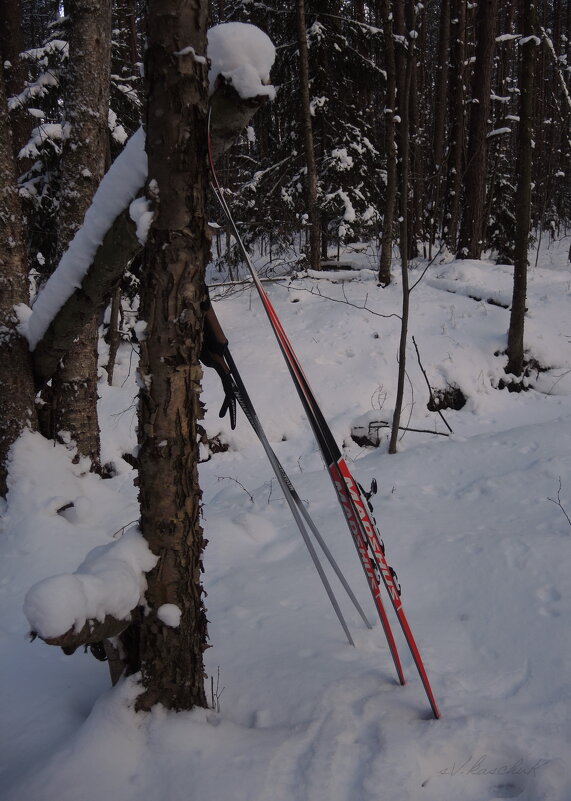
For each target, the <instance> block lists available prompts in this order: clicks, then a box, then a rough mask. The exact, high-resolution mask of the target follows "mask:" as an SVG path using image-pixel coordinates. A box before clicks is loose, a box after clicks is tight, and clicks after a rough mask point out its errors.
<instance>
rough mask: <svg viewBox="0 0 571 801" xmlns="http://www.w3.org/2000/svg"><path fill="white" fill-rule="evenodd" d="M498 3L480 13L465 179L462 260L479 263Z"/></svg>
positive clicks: (484, 2)
mask: <svg viewBox="0 0 571 801" xmlns="http://www.w3.org/2000/svg"><path fill="white" fill-rule="evenodd" d="M497 8H498V0H481V2H480V3H479V4H478V10H477V12H476V61H475V64H474V80H473V83H472V102H471V105H470V127H469V135H468V152H467V163H466V172H465V178H464V194H465V197H464V214H463V217H462V226H461V230H460V241H459V249H458V256H459V257H464V258H470V259H479V258H480V257H481V255H482V250H483V247H484V241H483V239H484V229H485V224H486V221H485V208H486V177H487V174H486V165H487V142H486V134H487V126H488V115H489V112H490V94H491V88H492V66H493V56H494V49H495V44H496V23H497Z"/></svg>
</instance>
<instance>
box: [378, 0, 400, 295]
mask: <svg viewBox="0 0 571 801" xmlns="http://www.w3.org/2000/svg"><path fill="white" fill-rule="evenodd" d="M381 19H382V23H383V31H384V39H385V70H386V73H387V91H386V96H385V98H386V99H385V115H384V123H385V150H386V154H387V186H386V191H385V208H384V214H383V236H382V242H381V257H380V261H379V284H381V286H388V285H389V284H390V283H391V262H392V257H393V221H394V216H395V204H396V195H397V153H396V141H395V115H396V92H397V84H396V64H395V41H394V32H393V16H392V10H391V2H390V0H382V1H381Z"/></svg>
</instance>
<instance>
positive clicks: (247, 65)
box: [208, 22, 276, 100]
mask: <svg viewBox="0 0 571 801" xmlns="http://www.w3.org/2000/svg"><path fill="white" fill-rule="evenodd" d="M208 58H209V60H210V71H209V73H208V81H209V85H210V94H212V93H213V92H214V90H215V88H216V81H217V79H218V76H219V75H221V76H222V77H223V78H224V79H225V80H226V81H227V83H229V84H231V85H232V86H233V87H234V89H235V90H236V91H237V92H238V94H239V95H240V97H241V98H243V99H244V100H245V99H247V98H250V97H261V96H267V97H269V98H270V100H273V99H274V97H275V96H276V90H275V89H274V87H273V86H271V85H269V81H270V70H271V68H272V66H273V63H274V61H275V58H276V48H275V47H274V45H273V43H272V40H271V39H270V37H269V36H267V34H265V33H264V32H263V31H261V30H260V29H259V28H257V27H256V26H255V25H249V24H247V23H245V22H225V23H223V24H222V25H215V26H214V27H213V28H211V29H210V30H209V31H208Z"/></svg>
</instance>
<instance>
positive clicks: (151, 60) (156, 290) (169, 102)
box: [137, 0, 210, 710]
mask: <svg viewBox="0 0 571 801" xmlns="http://www.w3.org/2000/svg"><path fill="white" fill-rule="evenodd" d="M207 10H208V8H207V3H206V1H205V0H150V2H149V6H148V21H147V36H148V39H147V41H148V46H147V53H146V60H145V80H146V85H147V103H148V105H147V153H148V157H149V180H150V182H151V187H154V188H155V190H156V191H155V192H154V195H155V197H156V212H157V213H156V217H155V221H154V223H153V226H152V229H151V233H150V239H149V242H148V244H147V248H146V252H145V257H144V269H143V279H142V288H141V291H142V317H143V320H145V322H146V323H147V328H146V337H145V339H144V340H143V342H142V343H141V361H140V379H141V384H142V390H141V403H140V411H139V442H140V451H139V461H140V468H139V469H140V472H139V476H140V501H141V526H142V532H143V535H144V537H145V539H146V540H147V542H148V543H149V546H150V548H151V550H152V551H153V552H154V553H155V554H157V555H158V557H159V561H158V564H157V567H156V568H155V569H154V570H153V571H152V572H151V573H150V574H149V575H148V591H147V596H146V600H147V604H148V612H147V614H146V615H145V616H144V619H143V622H142V626H141V643H140V650H141V669H142V680H143V686H144V692H143V694H142V695H141V696H139V698H138V701H137V706H138V708H139V709H150V708H151V707H152V706H153V705H154V704H157V703H160V704H163V706H165V707H167V708H168V709H176V710H180V709H190V708H192V707H193V706H206V696H205V691H204V667H203V658H202V655H203V652H204V650H205V648H206V647H207V645H206V639H207V630H206V614H205V609H204V605H203V590H202V585H201V572H202V563H201V557H202V551H203V548H204V545H205V542H204V539H203V534H202V529H201V527H200V523H199V516H200V487H199V484H198V470H197V465H198V450H197V420H198V419H199V418H200V417H201V412H200V405H199V392H200V379H201V376H202V370H201V367H200V364H199V361H198V355H199V353H200V347H201V340H202V323H203V306H202V304H203V302H204V300H205V297H206V294H205V284H204V269H205V265H206V263H207V261H208V258H209V254H210V242H209V238H208V232H207V223H208V216H207V211H206V190H207V185H208V174H207V160H206V141H207V131H206V119H207V106H208V88H207V65H206V64H205V63H201V62H200V61H198V60H196V59H195V58H194V57H193V55H192V54H191V53H190V52H189V51H190V49H191V48H194V52H195V53H196V54H200V55H204V54H205V53H206V24H207ZM181 50H186V51H187V52H188V54H187V55H176V54H177V53H178V52H180V51H181ZM164 604H172V605H173V607H174V608H176V609H177V610H178V611H179V613H180V623H179V625H178V626H176V627H173V626H169V625H167V624H165V623H164V622H162V620H161V607H163V606H164ZM171 611H172V610H171Z"/></svg>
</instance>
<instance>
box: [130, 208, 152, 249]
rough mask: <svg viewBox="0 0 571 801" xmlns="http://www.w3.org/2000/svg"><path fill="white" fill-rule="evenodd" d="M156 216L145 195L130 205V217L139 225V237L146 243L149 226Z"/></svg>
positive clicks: (142, 242)
mask: <svg viewBox="0 0 571 801" xmlns="http://www.w3.org/2000/svg"><path fill="white" fill-rule="evenodd" d="M154 216H155V213H154V211H152V209H151V207H150V206H149V201H148V200H147V198H145V197H138V198H136V199H135V200H134V201H133V202H132V203H131V205H130V206H129V217H130V218H131V219H132V220H133V222H134V223H135V225H136V226H137V239H138V240H139V242H140V243H141V245H144V244H145V243H146V241H147V236H148V235H149V228H150V227H151V223H152V222H153V217H154Z"/></svg>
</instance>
